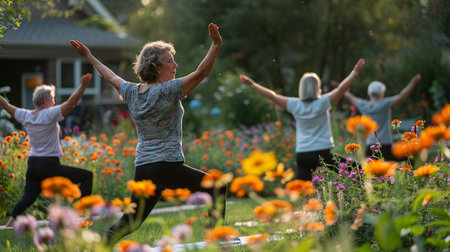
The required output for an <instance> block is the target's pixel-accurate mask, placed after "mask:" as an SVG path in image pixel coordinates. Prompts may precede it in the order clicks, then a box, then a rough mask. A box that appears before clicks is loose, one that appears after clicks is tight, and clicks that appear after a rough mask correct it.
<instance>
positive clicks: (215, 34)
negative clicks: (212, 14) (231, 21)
mask: <svg viewBox="0 0 450 252" xmlns="http://www.w3.org/2000/svg"><path fill="white" fill-rule="evenodd" d="M208 28H209V37H210V38H211V40H212V43H213V44H214V45H216V46H221V45H222V37H221V36H220V32H219V26H217V25H215V24H213V23H210V24H209V26H208Z"/></svg>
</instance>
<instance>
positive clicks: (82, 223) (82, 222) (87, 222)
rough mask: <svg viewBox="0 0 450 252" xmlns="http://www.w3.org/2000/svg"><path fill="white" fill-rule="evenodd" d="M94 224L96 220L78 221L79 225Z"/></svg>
mask: <svg viewBox="0 0 450 252" xmlns="http://www.w3.org/2000/svg"><path fill="white" fill-rule="evenodd" d="M92 224H94V222H93V221H89V220H85V221H80V222H78V225H80V226H81V227H88V226H92Z"/></svg>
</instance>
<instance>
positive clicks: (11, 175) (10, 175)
mask: <svg viewBox="0 0 450 252" xmlns="http://www.w3.org/2000/svg"><path fill="white" fill-rule="evenodd" d="M8 176H9V177H10V178H14V177H16V175H14V173H10V174H9V175H8Z"/></svg>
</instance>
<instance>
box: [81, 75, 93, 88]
mask: <svg viewBox="0 0 450 252" xmlns="http://www.w3.org/2000/svg"><path fill="white" fill-rule="evenodd" d="M91 80H92V74H90V73H87V74H85V75H83V76H81V85H82V86H87V85H89V83H90V82H91Z"/></svg>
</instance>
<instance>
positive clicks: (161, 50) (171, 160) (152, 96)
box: [71, 24, 226, 244]
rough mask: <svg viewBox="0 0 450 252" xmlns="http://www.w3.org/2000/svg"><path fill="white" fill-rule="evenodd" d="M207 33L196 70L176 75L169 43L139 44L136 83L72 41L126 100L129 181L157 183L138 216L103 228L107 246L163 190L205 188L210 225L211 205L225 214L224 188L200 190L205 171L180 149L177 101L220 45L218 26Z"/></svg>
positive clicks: (208, 69) (133, 227)
mask: <svg viewBox="0 0 450 252" xmlns="http://www.w3.org/2000/svg"><path fill="white" fill-rule="evenodd" d="M209 37H210V38H211V41H212V43H211V46H210V48H209V51H208V52H207V54H206V56H205V58H204V59H203V60H202V62H201V63H200V64H199V66H198V67H197V69H196V70H195V71H194V72H192V73H190V74H188V75H187V76H185V77H182V78H177V79H176V78H175V73H176V69H177V67H178V65H177V63H176V62H175V59H174V54H175V49H174V48H173V45H172V44H168V43H166V42H163V41H156V42H151V43H148V44H146V45H144V47H143V48H142V50H141V53H140V54H139V55H138V56H137V58H136V62H135V66H134V71H135V73H136V74H137V75H138V76H139V78H140V79H141V81H142V83H140V84H135V83H131V82H127V81H125V80H123V79H122V78H121V77H119V76H117V75H116V74H115V73H114V72H112V71H111V70H110V69H109V68H108V67H106V66H105V65H103V64H102V63H101V62H100V61H98V60H97V59H96V58H95V57H94V56H93V55H92V54H91V52H90V51H89V49H88V48H87V47H86V46H84V45H83V44H82V43H80V42H78V41H71V43H72V45H73V47H74V48H75V50H76V51H77V52H78V53H79V54H81V55H82V56H83V57H85V58H86V59H87V60H88V61H89V62H90V63H91V64H92V65H93V66H94V68H95V69H97V71H98V72H99V73H100V75H101V76H102V77H103V78H104V79H105V80H106V81H107V82H108V83H109V84H111V85H112V86H113V87H114V88H115V89H116V90H117V92H119V94H120V95H121V96H122V98H123V99H124V100H125V101H126V102H127V105H128V108H129V110H130V112H131V117H132V119H133V122H134V123H135V125H136V130H137V134H138V145H137V147H136V160H135V166H136V170H135V176H134V180H135V181H140V180H151V181H152V182H153V183H154V184H155V185H156V190H155V195H154V196H150V197H148V198H146V199H145V206H144V212H143V214H142V218H141V219H137V212H136V213H130V214H124V215H123V216H122V218H121V219H120V220H119V221H118V222H117V223H115V224H114V225H112V226H111V227H110V228H109V230H108V231H107V234H106V236H107V243H108V244H113V243H115V242H116V241H118V240H119V239H121V238H122V237H123V236H125V235H127V234H129V233H131V232H133V231H134V230H136V229H137V228H138V227H139V226H140V225H141V224H142V223H143V222H144V220H145V218H147V216H148V215H149V214H150V212H151V211H152V209H153V207H154V206H155V205H156V203H157V202H158V200H159V198H160V197H161V193H162V191H163V190H164V189H165V188H170V189H177V188H188V189H189V190H191V191H204V192H207V193H209V194H210V195H211V196H212V197H213V202H214V203H213V209H212V210H211V211H210V215H209V216H210V218H212V219H211V224H212V225H214V224H215V221H216V218H217V217H218V214H217V213H216V211H215V210H216V209H215V207H216V205H219V206H221V207H222V211H221V216H222V217H224V214H225V192H226V188H225V187H222V188H220V190H219V191H220V192H219V195H214V189H213V188H202V187H201V186H200V182H201V181H202V178H203V177H204V176H209V175H208V174H207V173H204V172H202V171H200V170H198V169H194V168H192V167H189V166H188V165H186V164H185V163H184V155H183V150H182V148H181V138H182V132H181V121H182V118H183V113H184V109H183V106H182V105H181V99H183V98H184V97H185V96H186V95H188V94H189V93H191V92H192V91H193V90H194V88H196V87H197V86H198V84H200V82H201V81H202V80H204V79H205V78H206V77H207V76H208V75H209V74H210V72H211V70H212V68H213V66H214V62H215V60H216V57H217V55H218V53H219V49H220V46H221V44H222V37H221V36H220V33H219V27H218V26H217V25H215V24H209ZM131 199H132V202H134V203H136V205H137V207H136V208H137V209H139V203H140V201H139V198H138V197H136V196H135V195H134V194H133V195H132V196H131ZM218 201H220V202H218ZM219 215H220V214H219Z"/></svg>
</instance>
